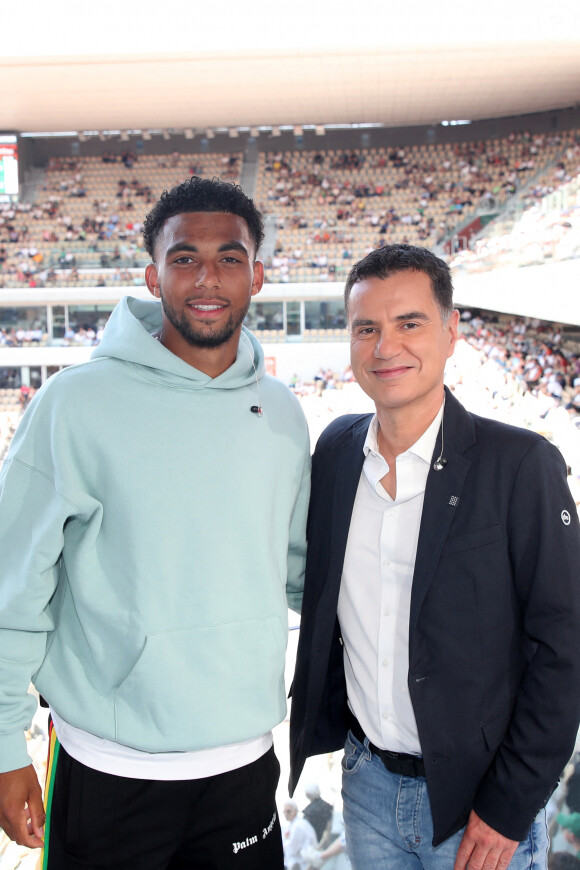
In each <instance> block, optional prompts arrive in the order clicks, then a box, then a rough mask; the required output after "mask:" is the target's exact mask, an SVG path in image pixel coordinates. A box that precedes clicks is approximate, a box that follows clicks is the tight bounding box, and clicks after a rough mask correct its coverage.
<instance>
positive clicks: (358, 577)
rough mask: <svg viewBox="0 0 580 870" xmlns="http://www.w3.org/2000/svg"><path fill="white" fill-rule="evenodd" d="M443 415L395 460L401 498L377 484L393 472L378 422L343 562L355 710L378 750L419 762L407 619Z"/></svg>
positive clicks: (343, 621) (343, 611)
mask: <svg viewBox="0 0 580 870" xmlns="http://www.w3.org/2000/svg"><path fill="white" fill-rule="evenodd" d="M442 416H443V405H442V406H441V408H440V410H439V413H438V414H437V416H436V417H435V419H434V420H433V422H432V423H431V425H430V426H429V428H428V429H427V430H426V431H425V432H424V433H423V435H421V437H420V438H419V440H418V441H416V442H415V444H413V445H412V447H410V448H409V449H408V450H406V451H405V452H404V453H401V454H400V455H399V456H397V458H396V472H397V474H396V478H397V492H396V498H394V499H392V498H391V496H390V495H389V494H388V493H387V492H386V490H385V489H384V488H383V486H382V484H381V483H380V481H381V479H382V478H383V477H384V476H385V475H386V474H387V473H388V471H389V466H388V464H387V462H386V460H385V459H384V458H383V456H381V454H380V453H379V448H378V429H379V427H378V419H377V416H376V415H375V416H374V417H373V419H372V421H371V424H370V426H369V431H368V434H367V437H366V441H365V444H364V447H363V450H364V453H365V461H364V465H363V470H362V474H361V476H360V481H359V485H358V489H357V493H356V498H355V501H354V507H353V512H352V518H351V522H350V530H349V534H348V541H347V546H346V553H345V558H344V566H343V571H342V580H341V584H340V594H339V599H338V619H339V622H340V627H341V632H342V638H343V641H344V668H345V674H346V686H347V692H348V702H349V705H350V708H351V710H352V712H353V713H354V715H355V716H356V718H357V719H358V721H359V722H360V725H361V727H362V729H363V731H364V732H365V734H366V735H367V737H368V738H369V739H370V741H371V743H374V744H375V745H376V746H378V747H379V748H381V749H389V750H390V751H392V752H406V753H411V754H414V755H421V745H420V743H419V735H418V733H417V724H416V722H415V715H414V712H413V707H412V704H411V698H410V696H409V689H408V685H407V678H408V672H409V613H410V607H411V586H412V582H413V572H414V569H415V556H416V553H417V541H418V538H419V527H420V524H421V513H422V511H423V498H424V495H425V485H426V482H427V474H428V473H429V467H430V464H431V458H432V455H433V451H434V449H435V442H436V440H437V433H438V431H439V426H440V424H441V419H442Z"/></svg>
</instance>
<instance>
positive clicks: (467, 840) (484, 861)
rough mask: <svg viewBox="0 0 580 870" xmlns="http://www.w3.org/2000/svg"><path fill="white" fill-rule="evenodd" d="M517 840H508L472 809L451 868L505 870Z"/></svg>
mask: <svg viewBox="0 0 580 870" xmlns="http://www.w3.org/2000/svg"><path fill="white" fill-rule="evenodd" d="M518 846H519V843H518V841H517V840H508V838H507V837H504V836H503V835H502V834H499V833H498V832H497V831H494V829H493V828H490V826H489V825H487V824H486V823H485V822H484V821H483V819H480V818H479V816H478V815H477V813H476V812H475V811H474V810H472V811H471V813H470V815H469V820H468V822H467V827H466V828H465V832H464V834H463V838H462V840H461V843H460V844H459V849H458V850H457V858H456V859H455V866H454V868H453V870H465V868H466V867H467V865H468V864H469V870H506V867H507V866H508V864H509V863H510V861H511V860H512V858H513V854H514V852H515V851H516V849H517V848H518Z"/></svg>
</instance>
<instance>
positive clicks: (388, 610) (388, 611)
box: [384, 607, 391, 616]
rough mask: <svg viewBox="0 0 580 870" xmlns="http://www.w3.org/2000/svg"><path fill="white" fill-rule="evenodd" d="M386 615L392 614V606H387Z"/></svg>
mask: <svg viewBox="0 0 580 870" xmlns="http://www.w3.org/2000/svg"><path fill="white" fill-rule="evenodd" d="M384 615H385V616H390V615H391V608H390V607H385V613H384Z"/></svg>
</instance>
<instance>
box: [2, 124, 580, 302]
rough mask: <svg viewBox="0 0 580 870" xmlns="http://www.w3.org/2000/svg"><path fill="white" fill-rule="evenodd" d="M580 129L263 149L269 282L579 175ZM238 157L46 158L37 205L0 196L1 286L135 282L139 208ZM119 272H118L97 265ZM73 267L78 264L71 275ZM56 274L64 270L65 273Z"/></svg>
mask: <svg viewBox="0 0 580 870" xmlns="http://www.w3.org/2000/svg"><path fill="white" fill-rule="evenodd" d="M579 163H580V133H579V132H578V131H571V132H567V133H554V134H551V135H547V134H535V135H532V134H530V133H528V132H525V131H524V132H519V133H512V134H511V135H510V136H507V137H505V138H503V139H495V140H490V141H479V142H472V143H456V144H454V145H452V144H446V145H440V144H434V145H423V146H399V147H395V148H390V149H389V148H368V149H350V150H343V151H332V150H329V151H322V150H317V151H288V152H281V151H279V152H271V153H261V154H260V162H259V169H258V177H257V183H256V192H255V199H256V201H257V202H258V204H259V205H260V207H261V208H262V209H263V211H264V212H265V213H266V214H268V213H271V214H274V215H275V216H276V222H277V231H278V236H277V242H276V250H275V253H274V256H273V257H272V258H271V259H270V261H269V262H268V263H267V265H268V267H269V273H268V277H269V280H271V281H295V280H315V281H328V280H340V279H341V278H342V277H343V275H344V273H345V272H346V271H348V269H349V267H350V265H351V264H352V262H353V261H354V260H356V259H359V258H360V257H361V256H364V254H365V253H367V252H368V251H369V250H372V249H373V248H375V247H379V246H380V245H382V244H384V243H385V242H386V241H388V242H393V241H401V242H410V243H413V244H417V243H418V244H423V245H425V246H427V247H432V246H434V245H435V244H437V243H438V242H439V241H441V240H442V239H443V238H444V237H445V236H446V235H448V234H449V233H450V232H451V231H453V230H454V228H456V227H457V226H458V225H459V224H461V223H463V222H465V220H466V218H467V217H468V216H469V215H471V214H475V213H476V212H478V211H480V212H481V211H485V212H488V213H496V212H499V211H501V209H502V207H503V206H504V205H505V203H506V202H507V201H508V200H509V199H510V197H513V195H514V193H517V192H519V193H521V194H525V197H526V199H525V201H526V202H527V203H529V204H533V203H534V202H536V201H537V199H538V197H541V196H543V195H545V194H547V193H550V192H551V191H553V190H554V189H555V187H557V186H560V185H562V184H563V183H565V182H566V181H567V180H569V179H570V178H572V177H575V176H577V175H578V166H579ZM241 168H242V155H241V154H182V153H180V152H179V151H174V152H173V153H172V154H170V155H161V156H160V155H143V154H140V155H139V154H137V153H136V152H135V151H134V150H132V149H130V148H128V149H126V150H125V151H124V152H123V153H122V154H120V155H115V154H113V153H112V152H110V151H104V152H103V154H102V156H101V157H100V158H97V157H82V158H81V157H79V158H72V157H69V158H53V159H52V160H51V161H50V163H49V166H48V168H47V171H46V173H45V177H44V181H43V184H42V185H41V189H40V190H39V191H38V193H37V197H36V199H35V201H34V202H26V201H20V202H17V203H0V286H5V287H12V286H14V287H16V286H31V287H35V286H45V285H48V286H50V285H51V284H54V283H60V282H61V281H63V282H65V283H67V284H73V285H80V286H82V285H85V286H89V285H90V286H95V281H97V286H99V282H98V279H99V277H100V278H101V279H102V283H101V284H100V286H103V285H104V284H114V283H121V284H131V283H132V282H133V277H132V276H131V275H130V273H129V270H130V269H131V268H136V267H142V265H143V264H144V262H145V253H144V251H143V248H142V241H141V228H142V220H143V217H144V214H145V213H146V211H147V210H148V207H149V205H150V204H151V203H152V202H153V201H155V200H156V198H157V197H158V195H159V194H160V192H161V191H162V190H163V189H164V188H165V187H171V186H172V185H173V184H175V183H177V182H179V181H182V180H183V178H185V177H187V176H188V175H191V174H202V175H219V176H221V177H222V178H226V179H228V180H233V181H239V178H240V172H241ZM114 269H117V270H118V272H117V273H116V276H115V277H114V278H113V279H111V278H110V276H109V275H107V274H103V275H100V273H99V270H105V271H106V272H109V271H110V270H114ZM75 270H76V271H75ZM65 273H66V274H65Z"/></svg>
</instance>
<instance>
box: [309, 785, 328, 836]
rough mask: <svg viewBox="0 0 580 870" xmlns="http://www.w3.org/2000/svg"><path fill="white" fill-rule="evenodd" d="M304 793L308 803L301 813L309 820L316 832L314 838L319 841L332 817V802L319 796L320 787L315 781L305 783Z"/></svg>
mask: <svg viewBox="0 0 580 870" xmlns="http://www.w3.org/2000/svg"><path fill="white" fill-rule="evenodd" d="M304 794H305V795H306V797H307V798H308V800H309V801H310V803H309V804H308V806H307V807H305V808H304V809H303V810H302V815H303V816H304V818H305V819H306V821H307V822H310V824H311V825H312V827H313V828H314V830H315V832H316V839H317V840H318V841H320V840H322V836H323V834H324V832H325V831H326V828H327V826H328V823H329V822H330V821H331V819H332V804H329V803H328V801H325V800H323V799H322V798H321V797H320V788H319V786H318V784H317V783H315V782H309V783H308V784H307V785H306V787H305V789H304Z"/></svg>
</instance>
